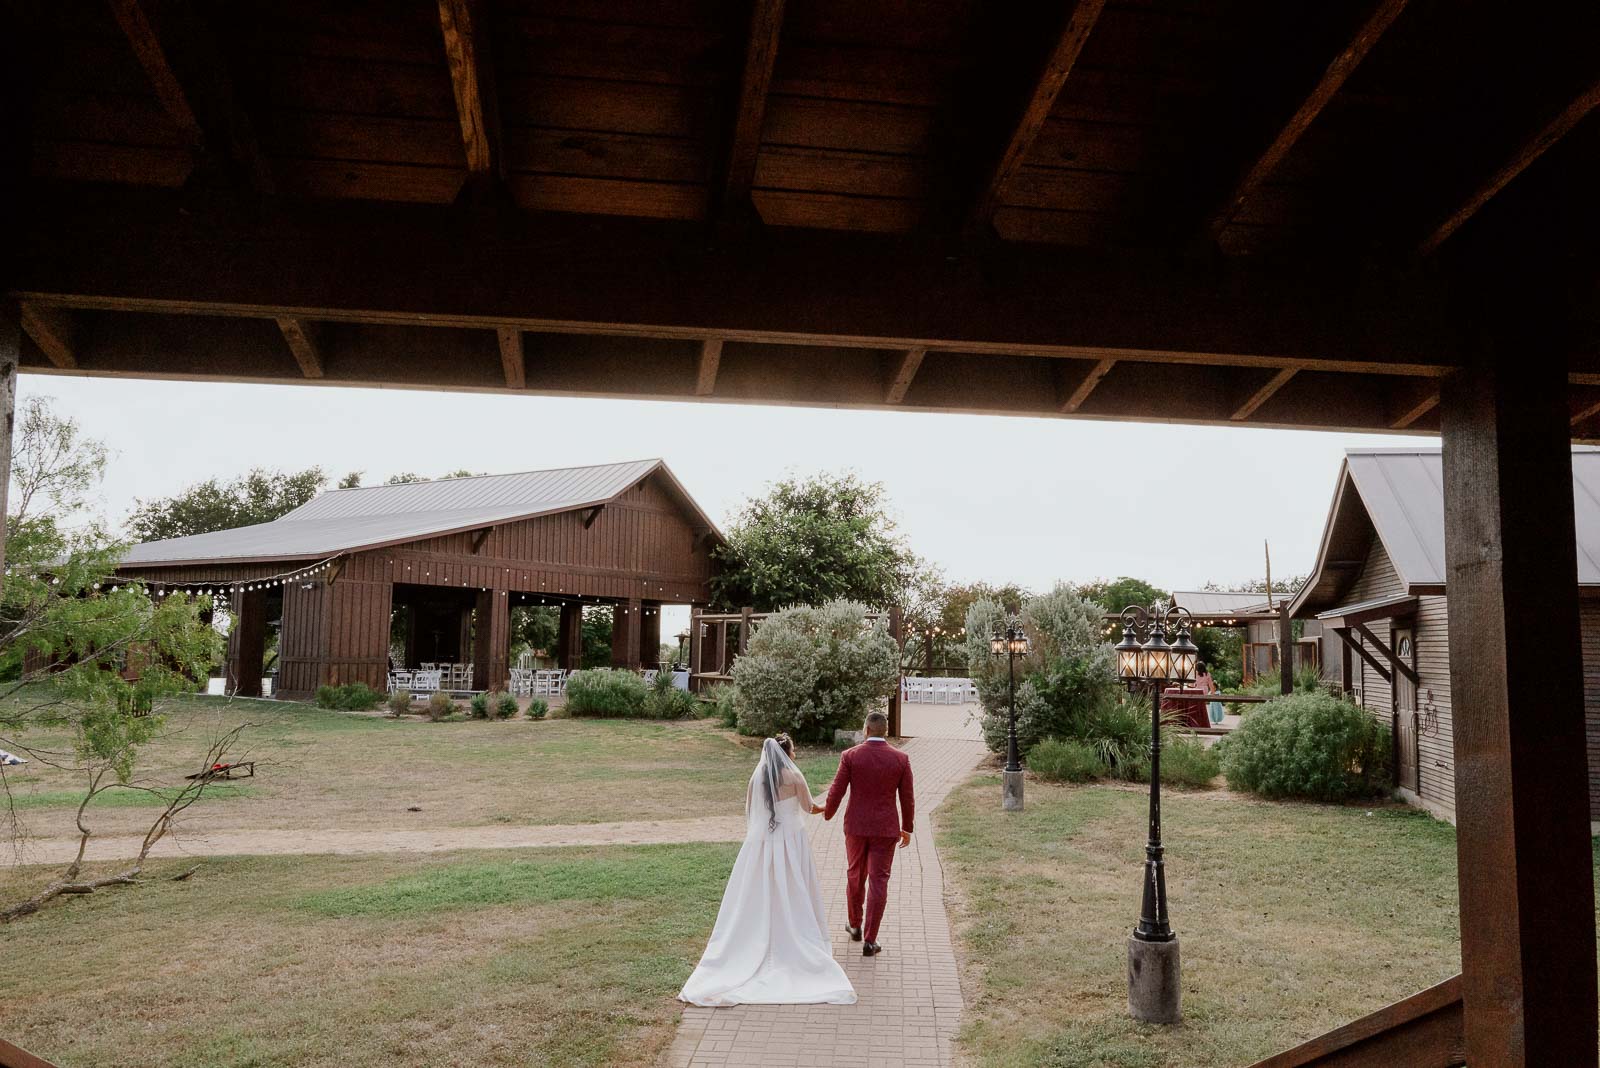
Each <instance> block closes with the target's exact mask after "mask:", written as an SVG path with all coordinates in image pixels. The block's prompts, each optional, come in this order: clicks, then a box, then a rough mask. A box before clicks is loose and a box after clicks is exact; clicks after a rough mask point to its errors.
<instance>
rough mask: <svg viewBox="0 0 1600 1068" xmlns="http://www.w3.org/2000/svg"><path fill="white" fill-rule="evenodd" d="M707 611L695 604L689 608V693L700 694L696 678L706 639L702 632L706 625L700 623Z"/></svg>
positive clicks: (703, 606) (702, 606)
mask: <svg viewBox="0 0 1600 1068" xmlns="http://www.w3.org/2000/svg"><path fill="white" fill-rule="evenodd" d="M704 611H705V605H702V604H694V605H690V606H689V692H690V693H699V692H700V682H699V680H698V679H696V678H695V676H696V675H698V674H699V673H700V656H701V653H702V650H704V649H705V637H704V635H702V633H701V632H702V631H703V630H705V626H706V625H705V624H704V623H702V622H700V613H701V612H704Z"/></svg>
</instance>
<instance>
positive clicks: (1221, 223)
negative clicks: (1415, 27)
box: [1206, 0, 1406, 240]
mask: <svg viewBox="0 0 1600 1068" xmlns="http://www.w3.org/2000/svg"><path fill="white" fill-rule="evenodd" d="M1405 6H1406V0H1378V4H1377V6H1376V7H1375V8H1373V10H1372V12H1371V14H1369V15H1368V16H1367V18H1366V20H1365V21H1364V22H1362V23H1361V26H1360V27H1359V28H1358V29H1357V30H1356V32H1355V35H1354V36H1353V37H1351V39H1350V41H1349V43H1348V44H1346V45H1345V47H1344V48H1343V49H1341V50H1340V52H1339V54H1338V55H1336V56H1334V57H1333V61H1332V62H1331V63H1329V64H1328V66H1327V68H1326V69H1325V70H1323V72H1322V76H1321V77H1320V78H1318V79H1317V83H1316V84H1315V85H1314V86H1312V87H1311V91H1310V92H1309V93H1307V94H1306V96H1305V98H1304V99H1303V100H1301V101H1300V105H1299V107H1297V108H1295V110H1294V113H1293V114H1291V115H1290V116H1289V118H1288V119H1287V120H1286V121H1285V122H1284V123H1283V125H1281V126H1279V127H1278V128H1277V130H1275V131H1274V132H1273V136H1272V138H1271V139H1270V140H1269V141H1268V142H1267V144H1266V147H1264V148H1263V149H1262V150H1261V151H1260V152H1258V153H1257V154H1256V155H1255V156H1254V158H1252V159H1251V160H1250V163H1249V165H1248V166H1246V167H1245V168H1244V171H1243V173H1242V174H1240V176H1239V178H1238V180H1237V181H1235V182H1234V184H1233V188H1232V189H1230V190H1229V191H1228V195H1227V198H1226V199H1225V200H1224V201H1223V203H1222V205H1221V206H1220V207H1219V208H1217V210H1216V211H1214V212H1213V213H1212V214H1211V216H1210V217H1209V218H1208V219H1207V220H1206V229H1207V232H1208V233H1209V234H1210V235H1211V238H1212V239H1213V240H1215V239H1217V238H1218V237H1220V236H1221V235H1222V232H1223V231H1224V230H1226V229H1227V228H1228V224H1229V223H1231V222H1232V221H1233V218H1234V216H1236V215H1238V214H1239V211H1240V209H1241V208H1242V207H1243V206H1244V202H1245V201H1246V200H1248V199H1249V197H1250V195H1251V194H1252V193H1254V192H1255V191H1256V190H1257V189H1259V188H1260V187H1261V186H1262V185H1263V184H1264V183H1265V182H1266V181H1267V180H1268V179H1269V178H1270V177H1271V176H1272V173H1273V172H1274V171H1276V170H1277V169H1278V166H1279V165H1280V164H1281V163H1282V162H1283V161H1284V158H1285V157H1287V156H1288V155H1289V152H1290V150H1291V149H1293V148H1294V146H1295V144H1296V143H1297V142H1298V141H1299V140H1300V138H1301V137H1302V136H1303V135H1304V134H1305V132H1306V131H1307V130H1308V129H1310V128H1311V124H1312V123H1313V122H1315V121H1316V118H1317V116H1318V115H1320V114H1322V110H1323V109H1324V108H1326V107H1327V106H1328V102H1329V101H1331V100H1332V99H1333V98H1334V96H1336V95H1337V94H1338V92H1339V90H1340V88H1341V87H1343V85H1344V83H1345V81H1346V80H1347V79H1349V77H1350V75H1352V74H1354V73H1355V71H1356V68H1357V67H1359V66H1360V65H1361V61H1362V60H1364V59H1366V58H1367V55H1368V53H1370V52H1371V51H1372V49H1373V46H1374V45H1376V44H1377V43H1378V40H1379V39H1380V38H1381V37H1382V36H1383V34H1384V31H1386V30H1387V29H1388V28H1389V27H1390V26H1391V25H1393V24H1394V20H1395V19H1397V18H1398V17H1399V16H1400V12H1402V11H1403V10H1405Z"/></svg>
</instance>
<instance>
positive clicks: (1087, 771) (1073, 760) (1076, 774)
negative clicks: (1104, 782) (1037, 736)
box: [1028, 738, 1107, 782]
mask: <svg viewBox="0 0 1600 1068" xmlns="http://www.w3.org/2000/svg"><path fill="white" fill-rule="evenodd" d="M1028 770H1029V771H1031V772H1033V773H1034V774H1035V775H1037V776H1038V777H1039V778H1041V779H1043V780H1044V781H1045V782H1088V781H1089V780H1091V779H1098V778H1099V777H1100V776H1102V775H1104V774H1105V773H1106V770H1107V769H1106V766H1105V763H1104V762H1103V761H1102V760H1101V759H1100V755H1099V754H1098V753H1096V752H1095V751H1094V749H1093V748H1092V747H1090V746H1089V745H1086V744H1085V743H1083V742H1079V741H1075V740H1072V739H1065V740H1064V739H1061V738H1046V739H1045V740H1044V741H1042V742H1040V743H1039V744H1038V745H1036V746H1034V747H1033V750H1032V751H1031V752H1029V753H1028Z"/></svg>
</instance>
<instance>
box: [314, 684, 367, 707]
mask: <svg viewBox="0 0 1600 1068" xmlns="http://www.w3.org/2000/svg"><path fill="white" fill-rule="evenodd" d="M381 704H383V694H382V693H381V692H379V691H377V690H374V689H373V688H372V687H371V686H368V685H367V684H366V683H364V682H352V683H348V684H346V685H344V686H319V687H317V707H318V708H331V709H335V710H337V711H341V712H365V711H367V710H368V709H373V708H377V707H378V706H379V705H381Z"/></svg>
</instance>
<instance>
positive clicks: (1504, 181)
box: [1417, 79, 1600, 256]
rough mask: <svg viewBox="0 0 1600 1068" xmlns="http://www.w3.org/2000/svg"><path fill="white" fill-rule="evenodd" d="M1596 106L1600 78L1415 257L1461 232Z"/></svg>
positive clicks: (1470, 198) (1481, 186) (1522, 148)
mask: <svg viewBox="0 0 1600 1068" xmlns="http://www.w3.org/2000/svg"><path fill="white" fill-rule="evenodd" d="M1596 107H1600V79H1596V80H1595V81H1593V82H1591V83H1589V85H1587V86H1586V87H1584V89H1583V91H1582V92H1580V93H1579V94H1578V95H1577V96H1575V97H1573V98H1572V100H1570V101H1568V103H1567V105H1566V107H1564V108H1562V109H1561V111H1560V112H1559V113H1557V114H1556V115H1555V117H1553V118H1552V119H1550V120H1549V121H1548V122H1546V123H1545V124H1544V125H1543V126H1541V127H1539V129H1538V130H1537V131H1535V132H1534V134H1533V136H1532V137H1530V138H1528V139H1527V140H1526V141H1524V142H1523V143H1522V144H1520V145H1518V146H1517V150H1516V151H1515V152H1513V153H1512V154H1511V158H1510V159H1508V160H1506V161H1505V162H1504V163H1502V164H1501V165H1500V166H1499V167H1497V168H1496V169H1495V171H1494V173H1493V174H1491V175H1489V177H1487V178H1485V179H1484V180H1483V181H1482V182H1481V183H1480V184H1479V185H1478V186H1477V188H1475V189H1473V191H1472V192H1471V193H1469V194H1468V195H1467V197H1466V199H1465V200H1463V201H1462V202H1461V205H1460V206H1459V207H1457V208H1456V209H1455V210H1454V211H1452V212H1451V213H1450V214H1449V215H1448V216H1446V218H1445V220H1444V221H1443V222H1442V223H1440V224H1439V225H1438V226H1436V227H1434V229H1433V231H1432V232H1431V233H1430V234H1428V236H1427V237H1425V238H1423V240H1422V243H1421V244H1419V245H1418V246H1417V255H1419V256H1428V255H1431V254H1432V253H1433V252H1434V251H1435V250H1437V249H1438V247H1439V246H1440V245H1442V244H1444V243H1445V241H1447V240H1449V238H1450V235H1451V234H1453V233H1455V232H1456V231H1457V230H1459V229H1461V227H1462V226H1463V225H1465V224H1466V222H1467V220H1468V219H1470V218H1472V217H1473V216H1474V215H1476V214H1477V213H1478V210H1479V209H1480V208H1482V207H1483V206H1484V205H1485V204H1487V203H1489V201H1490V200H1492V199H1494V196H1495V194H1497V193H1499V192H1500V190H1502V189H1504V188H1505V187H1506V186H1507V185H1509V184H1511V180H1512V179H1514V178H1515V177H1516V176H1517V175H1519V174H1521V173H1522V172H1523V171H1525V170H1527V169H1528V167H1529V166H1531V165H1532V163H1533V161H1534V160H1536V159H1538V158H1539V157H1540V156H1542V155H1544V154H1545V152H1547V151H1548V150H1549V149H1550V148H1551V147H1552V146H1554V145H1555V144H1556V142H1558V141H1560V140H1561V139H1562V138H1563V137H1565V136H1566V135H1567V132H1568V131H1569V130H1571V129H1572V128H1573V127H1574V126H1576V125H1578V123H1579V122H1580V121H1582V119H1583V117H1584V116H1586V115H1588V114H1589V112H1591V111H1593V110H1594V109H1595V108H1596Z"/></svg>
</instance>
